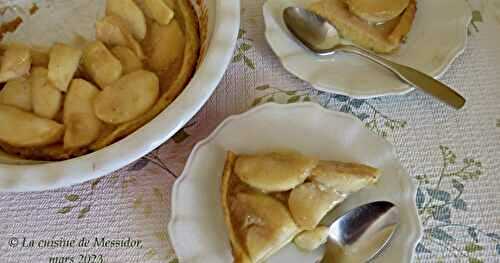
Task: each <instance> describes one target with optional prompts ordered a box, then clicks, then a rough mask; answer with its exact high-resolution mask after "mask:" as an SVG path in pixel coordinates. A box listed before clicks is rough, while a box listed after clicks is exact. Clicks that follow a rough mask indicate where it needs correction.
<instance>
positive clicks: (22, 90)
mask: <svg viewBox="0 0 500 263" xmlns="http://www.w3.org/2000/svg"><path fill="white" fill-rule="evenodd" d="M0 103H3V104H5V105H10V106H14V107H16V108H18V109H21V110H25V111H31V110H32V108H33V107H32V102H31V85H30V82H29V81H28V80H27V79H26V78H24V77H21V78H17V79H12V80H9V81H8V82H7V83H6V84H5V86H4V87H3V89H2V90H1V91H0Z"/></svg>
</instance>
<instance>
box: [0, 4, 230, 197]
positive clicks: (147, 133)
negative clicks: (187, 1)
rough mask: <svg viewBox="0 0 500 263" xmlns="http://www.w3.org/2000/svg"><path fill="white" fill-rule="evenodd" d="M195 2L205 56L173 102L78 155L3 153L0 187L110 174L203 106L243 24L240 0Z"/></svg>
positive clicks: (24, 187)
mask: <svg viewBox="0 0 500 263" xmlns="http://www.w3.org/2000/svg"><path fill="white" fill-rule="evenodd" d="M14 2H15V1H14ZM19 2H23V1H22V0H19ZM191 3H192V4H193V6H194V7H195V10H196V13H197V15H198V20H199V23H200V27H201V30H200V31H201V35H202V39H203V42H202V47H201V55H200V60H199V62H198V66H197V69H196V72H195V74H194V75H193V76H192V78H191V80H190V81H189V83H188V85H187V86H186V87H185V88H184V90H183V91H182V93H181V94H180V95H179V96H178V97H177V98H176V99H175V100H174V101H173V102H172V104H170V105H169V106H168V107H167V108H166V109H165V110H163V111H162V112H161V113H160V114H159V115H157V116H156V117H155V118H154V119H153V120H152V121H150V122H148V123H147V124H145V125H144V126H142V127H141V128H139V129H138V130H137V131H135V132H133V133H132V134H130V135H128V136H127V137H125V138H123V139H121V140H119V141H118V142H116V143H114V144H112V145H110V146H107V147H105V148H103V149H101V150H98V151H95V152H92V153H89V154H87V155H83V156H80V157H77V158H73V159H69V160H65V161H58V162H32V161H25V160H20V159H16V158H12V157H10V156H8V155H6V154H5V153H3V152H1V151H0V191H8V192H18V191H42V190H48V189H55V188H60V187H65V186H70V185H73V184H77V183H81V182H84V181H88V180H91V179H94V178H97V177H99V176H103V175H106V174H108V173H110V172H113V171H115V170H117V169H119V168H121V167H123V166H125V165H127V164H129V163H131V162H133V161H135V160H137V159H139V158H140V157H142V156H144V155H145V154H147V153H148V152H150V151H151V150H153V149H155V148H156V147H158V146H160V145H161V144H162V143H164V142H165V141H166V140H168V139H169V138H170V137H171V136H173V135H174V134H175V133H176V132H177V131H178V130H179V129H181V128H182V127H183V126H184V125H185V124H186V123H187V122H188V121H189V120H190V119H191V118H192V117H193V116H194V115H195V114H196V113H197V112H198V110H199V109H200V108H201V107H202V106H203V105H204V104H205V102H206V101H207V100H208V98H209V97H210V96H211V94H212V93H213V91H214V90H215V88H216V87H217V84H218V83H219V82H220V80H221V79H222V76H223V74H224V72H225V70H226V68H227V66H228V65H229V62H230V60H231V56H232V53H233V50H234V47H235V44H236V38H237V34H238V30H239V23H240V19H239V16H240V5H239V1H220V0H204V1H199V0H197V1H194V0H192V1H191Z"/></svg>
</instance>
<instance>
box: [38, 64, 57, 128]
mask: <svg viewBox="0 0 500 263" xmlns="http://www.w3.org/2000/svg"><path fill="white" fill-rule="evenodd" d="M30 82H31V94H32V102H33V112H34V113H35V114H36V115H38V116H40V117H44V118H47V119H54V118H55V117H56V115H57V113H58V112H59V110H60V109H61V106H62V93H61V91H60V90H58V89H56V88H55V87H54V86H53V85H52V84H51V83H50V82H49V78H48V70H47V69H46V68H42V67H35V68H33V70H32V72H31V76H30Z"/></svg>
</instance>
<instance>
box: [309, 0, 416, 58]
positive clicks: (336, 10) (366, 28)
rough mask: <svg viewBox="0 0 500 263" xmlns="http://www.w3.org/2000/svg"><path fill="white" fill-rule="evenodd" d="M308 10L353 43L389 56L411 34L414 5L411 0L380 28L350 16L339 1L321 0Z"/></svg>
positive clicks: (344, 5) (347, 9)
mask: <svg viewBox="0 0 500 263" xmlns="http://www.w3.org/2000/svg"><path fill="white" fill-rule="evenodd" d="M308 9H309V10H311V11H313V12H315V13H317V14H318V15H320V16H322V17H324V18H326V19H327V20H329V21H330V22H331V23H333V24H334V25H335V27H336V28H337V30H338V31H339V33H340V34H341V35H342V36H343V37H345V38H346V39H349V40H351V41H352V42H353V43H355V44H357V45H359V46H361V47H363V48H366V49H370V50H373V51H375V52H379V53H390V52H393V51H395V50H396V49H397V48H398V47H399V46H400V44H401V41H402V39H403V38H404V37H405V36H406V34H408V32H409V31H410V29H411V26H412V24H413V20H414V19H415V13H416V11H417V5H416V2H415V0H410V2H409V4H408V7H407V8H406V9H405V11H404V12H403V13H402V14H401V15H400V16H398V17H397V18H395V19H393V20H391V21H388V22H386V23H385V24H383V25H380V26H374V25H370V24H369V23H368V22H366V21H364V20H363V19H361V18H359V17H358V16H356V15H354V14H353V13H351V11H350V10H349V7H348V6H347V4H345V3H344V2H343V1H342V0H320V1H318V2H315V3H313V4H312V5H311V6H309V8H308Z"/></svg>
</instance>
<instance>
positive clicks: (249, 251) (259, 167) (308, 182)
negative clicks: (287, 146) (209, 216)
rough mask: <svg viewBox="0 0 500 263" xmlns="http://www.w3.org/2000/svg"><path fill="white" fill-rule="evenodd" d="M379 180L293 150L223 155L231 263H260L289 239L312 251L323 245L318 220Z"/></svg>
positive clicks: (369, 170) (362, 169)
mask: <svg viewBox="0 0 500 263" xmlns="http://www.w3.org/2000/svg"><path fill="white" fill-rule="evenodd" d="M378 177H379V171H378V170H377V169H376V168H373V167H370V166H366V165H362V164H355V163H342V162H336V161H321V160H318V159H316V158H310V157H307V156H303V155H301V154H298V153H293V152H288V153H268V154H260V155H236V154H235V153H233V152H228V153H227V157H226V163H225V166H224V173H223V176H222V189H221V190H222V207H223V210H224V220H225V223H226V226H227V229H228V232H229V240H230V243H231V247H232V253H233V257H234V262H263V261H264V260H266V259H267V258H269V257H270V256H271V255H273V254H274V253H276V252H277V251H278V250H280V249H281V248H282V247H284V246H285V245H287V244H289V243H290V242H292V241H294V242H295V244H296V245H297V246H298V247H299V248H301V249H303V250H314V249H316V248H317V247H319V246H320V245H321V244H322V243H324V242H325V241H326V236H327V228H326V227H324V226H321V225H320V221H321V220H322V219H323V217H324V216H325V215H326V214H327V213H328V212H330V211H331V210H332V209H333V208H334V207H335V206H337V205H338V204H340V203H341V202H342V201H343V200H345V198H347V196H348V195H350V194H351V193H354V192H356V191H359V190H361V189H362V188H364V187H367V186H368V185H371V184H374V183H375V182H376V181H377V180H378Z"/></svg>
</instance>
